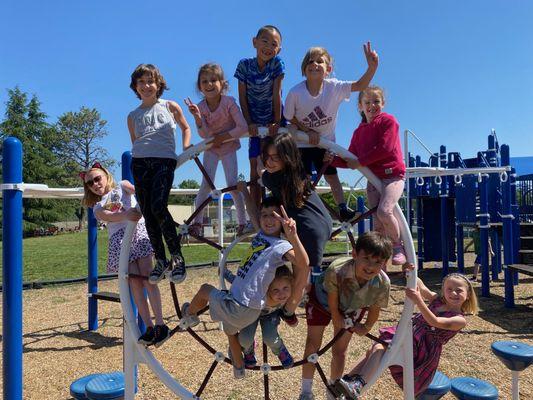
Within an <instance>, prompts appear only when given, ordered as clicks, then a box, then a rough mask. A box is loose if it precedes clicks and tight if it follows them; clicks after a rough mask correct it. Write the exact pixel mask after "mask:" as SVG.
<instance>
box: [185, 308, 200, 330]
mask: <svg viewBox="0 0 533 400" xmlns="http://www.w3.org/2000/svg"><path fill="white" fill-rule="evenodd" d="M190 305H191V304H190V303H183V306H181V315H182V320H185V324H184V325H185V327H186V328H194V327H195V326H196V325H198V324H199V323H200V318H198V315H195V314H189V306H190Z"/></svg>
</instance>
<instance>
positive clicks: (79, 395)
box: [70, 374, 102, 400]
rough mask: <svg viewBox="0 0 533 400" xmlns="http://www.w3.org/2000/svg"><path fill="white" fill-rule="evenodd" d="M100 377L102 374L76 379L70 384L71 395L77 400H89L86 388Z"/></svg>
mask: <svg viewBox="0 0 533 400" xmlns="http://www.w3.org/2000/svg"><path fill="white" fill-rule="evenodd" d="M100 375H102V374H91V375H87V376H83V377H81V378H79V379H76V380H75V381H74V382H72V383H71V384H70V395H71V396H72V397H73V398H75V399H76V400H87V396H85V386H86V385H87V384H88V383H89V381H91V380H93V379H94V378H96V377H98V376H100Z"/></svg>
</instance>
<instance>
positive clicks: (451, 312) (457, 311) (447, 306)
mask: <svg viewBox="0 0 533 400" xmlns="http://www.w3.org/2000/svg"><path fill="white" fill-rule="evenodd" d="M417 283H418V284H417V288H416V289H406V290H405V295H406V296H407V297H408V298H410V299H411V300H412V301H413V302H414V303H415V304H416V305H417V306H418V309H419V310H420V314H417V315H415V316H414V317H413V356H414V380H415V396H418V395H419V394H420V393H422V392H424V390H426V389H427V387H428V386H429V384H430V383H431V380H432V379H433V376H434V375H435V372H436V371H437V367H438V365H439V359H440V355H441V352H442V347H443V346H444V345H445V344H446V343H448V341H449V340H450V339H451V338H453V337H454V336H455V335H456V334H457V333H458V332H459V331H460V330H461V329H463V328H464V327H465V326H466V319H465V317H464V314H465V313H472V314H476V313H477V310H478V307H477V297H476V293H475V292H474V288H473V287H472V284H471V283H470V281H469V280H468V279H467V278H466V277H465V276H464V275H461V274H458V273H452V274H448V275H447V276H446V277H445V278H444V279H443V281H442V293H441V294H440V295H438V294H437V293H435V292H432V291H431V290H429V289H428V288H427V286H426V285H424V283H423V282H422V280H421V279H420V278H419V279H418V280H417ZM424 300H427V301H428V302H429V307H428V306H427V305H426V303H425V302H424ZM380 332H381V335H380V339H382V340H385V341H388V342H390V341H391V340H392V337H393V336H394V333H395V332H396V327H388V328H382V329H380ZM384 353H385V348H384V347H383V345H381V344H375V345H374V346H373V347H372V349H370V351H369V352H368V353H367V355H366V357H364V358H363V359H362V360H360V361H359V362H358V363H357V365H356V366H355V367H354V369H353V370H352V371H351V372H350V373H349V374H348V375H346V376H344V377H343V378H342V379H340V380H339V381H338V382H337V383H336V384H335V386H336V388H337V389H338V390H340V391H341V392H342V393H343V394H345V396H346V398H347V399H357V398H359V395H360V392H361V389H362V387H363V386H364V385H365V384H366V383H365V382H366V379H367V378H368V377H369V376H371V375H372V374H373V373H374V372H375V370H376V368H377V367H378V366H379V363H380V360H381V357H382V356H383V354H384ZM389 369H390V371H391V374H392V377H393V378H394V380H395V381H396V383H397V384H398V385H399V386H400V387H403V369H402V367H400V366H398V365H393V366H391V367H389Z"/></svg>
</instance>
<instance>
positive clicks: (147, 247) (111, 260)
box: [106, 222, 154, 274]
mask: <svg viewBox="0 0 533 400" xmlns="http://www.w3.org/2000/svg"><path fill="white" fill-rule="evenodd" d="M125 231H126V228H121V229H119V230H118V231H116V232H115V233H113V234H112V235H111V237H110V238H109V245H108V247H107V267H106V272H107V273H108V274H111V273H115V272H118V267H119V263H118V261H119V259H120V249H121V248H122V238H123V237H124V232H125ZM153 254H154V251H153V250H152V245H151V243H150V239H149V238H148V233H146V226H145V224H144V222H138V223H137V227H136V228H135V232H133V236H132V238H131V248H130V258H129V262H130V263H132V262H135V261H137V260H140V259H141V258H145V257H150V256H152V255H153Z"/></svg>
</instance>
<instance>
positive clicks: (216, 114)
mask: <svg viewBox="0 0 533 400" xmlns="http://www.w3.org/2000/svg"><path fill="white" fill-rule="evenodd" d="M196 85H197V88H198V90H199V91H200V92H201V93H202V94H203V96H204V99H203V100H202V101H201V102H200V103H199V104H198V105H196V104H194V103H192V102H191V100H190V99H189V98H187V99H186V100H185V104H186V105H187V106H188V107H189V112H190V113H191V114H192V115H193V117H194V120H195V122H196V127H197V128H198V133H199V134H200V136H201V137H202V138H204V139H207V138H213V141H212V143H213V145H212V147H211V148H210V149H209V150H206V151H205V152H204V162H203V165H204V168H205V170H206V173H207V175H208V176H209V178H210V179H211V181H214V179H215V174H216V171H217V166H218V161H222V167H223V168H224V174H225V175H226V183H227V185H228V186H233V185H235V184H236V183H237V171H238V169H237V150H238V149H239V148H240V147H241V144H240V142H239V139H238V138H239V137H240V136H242V135H243V134H245V133H246V132H247V131H248V125H247V124H246V120H245V119H244V117H243V116H242V113H241V110H240V109H239V106H237V103H236V102H235V99H234V98H233V97H231V96H226V95H225V93H226V92H227V90H228V81H227V80H226V79H225V78H224V71H222V68H221V67H220V65H217V64H205V65H202V66H201V67H200V70H199V71H198V80H197V83H196ZM209 191H210V188H209V184H208V181H207V179H206V178H205V177H204V178H203V180H202V185H201V186H200V191H199V192H198V195H197V196H196V200H195V207H196V208H197V207H198V206H199V205H200V204H202V203H203V202H204V201H205V199H206V198H207V196H208V194H209ZM231 194H232V196H233V202H234V203H235V208H236V210H237V222H238V224H239V228H238V229H237V235H241V234H242V233H243V231H244V226H245V224H246V214H245V211H244V201H243V198H242V196H241V194H240V193H239V192H238V191H233V192H232V193H231ZM203 215H204V213H203V210H202V211H201V212H200V213H198V215H197V216H196V218H195V219H194V221H193V226H192V228H193V233H195V234H196V235H198V234H200V227H201V223H202V220H203Z"/></svg>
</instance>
